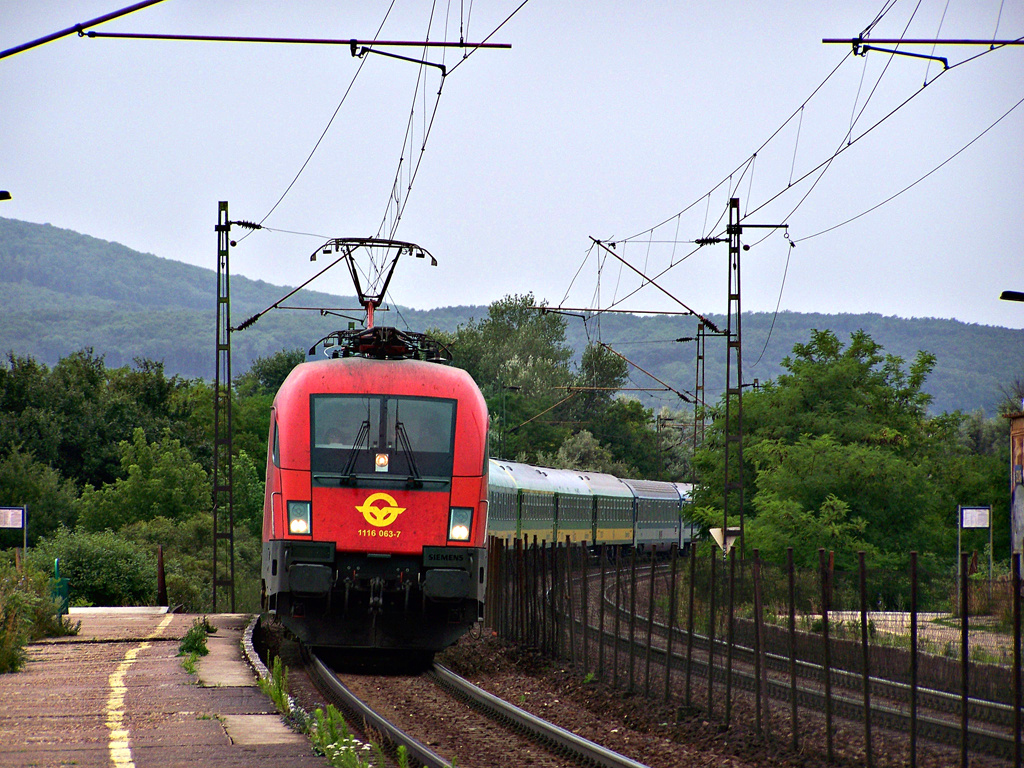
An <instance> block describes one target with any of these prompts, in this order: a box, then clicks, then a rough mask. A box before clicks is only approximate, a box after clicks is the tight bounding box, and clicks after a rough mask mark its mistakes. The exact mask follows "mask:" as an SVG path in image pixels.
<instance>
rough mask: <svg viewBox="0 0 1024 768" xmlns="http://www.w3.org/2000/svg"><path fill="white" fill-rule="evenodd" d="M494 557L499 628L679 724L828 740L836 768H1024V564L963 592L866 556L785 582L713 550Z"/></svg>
mask: <svg viewBox="0 0 1024 768" xmlns="http://www.w3.org/2000/svg"><path fill="white" fill-rule="evenodd" d="M489 546H490V556H489V578H490V582H489V587H490V590H489V593H488V605H487V616H486V622H487V624H488V625H489V626H490V627H491V628H492V629H494V630H495V631H496V632H497V633H498V634H499V635H500V636H502V637H504V638H505V639H507V640H509V641H512V642H515V643H519V644H522V645H525V646H530V647H532V648H536V649H538V650H539V651H540V652H541V653H544V654H547V655H550V656H551V657H554V658H557V659H559V660H560V661H561V662H562V663H567V664H569V665H570V666H572V667H573V668H575V669H576V670H577V671H578V672H579V673H580V674H582V675H585V676H588V677H589V678H590V679H598V680H601V681H603V682H604V683H606V684H607V685H610V686H612V687H613V688H615V689H619V690H622V691H624V692H626V693H627V694H631V695H636V696H644V697H647V698H649V699H651V700H653V701H658V702H662V703H665V704H667V705H669V706H671V707H672V708H674V710H675V711H676V712H677V714H678V715H679V716H682V715H684V714H687V713H691V712H693V713H696V712H700V713H701V715H702V716H704V717H710V718H714V719H715V720H717V721H718V722H719V723H720V724H721V725H722V727H724V728H729V727H732V726H733V725H734V723H737V722H742V723H743V724H744V725H745V726H746V725H750V724H752V727H753V728H754V729H755V730H756V732H757V734H759V735H761V736H763V737H765V738H770V739H775V740H778V741H781V742H783V743H784V744H787V745H788V746H790V747H792V748H794V749H801V748H806V747H807V745H806V743H805V742H807V741H813V743H814V746H813V748H814V749H821V750H822V751H823V752H824V754H825V756H826V757H827V759H829V760H833V759H835V758H836V754H837V744H838V743H841V744H842V751H843V754H844V755H846V756H849V755H850V754H855V755H857V756H858V757H857V761H858V762H861V763H863V764H864V765H869V766H871V765H874V764H875V763H876V760H877V758H879V757H880V756H884V758H885V760H886V761H888V764H909V765H916V764H917V760H918V755H919V753H921V751H922V749H926V748H927V749H933V747H934V745H944V746H943V747H934V748H939V749H945V750H947V752H946V753H945V754H946V756H947V757H949V756H950V755H952V756H953V757H954V758H955V757H956V756H957V753H959V754H958V756H959V762H960V764H961V765H963V766H966V765H968V764H971V765H982V764H986V765H987V764H993V765H1013V766H1015V768H1020V766H1021V749H1022V747H1021V705H1022V694H1021V686H1022V673H1021V661H1022V654H1021V637H1020V635H1021V629H1020V627H1021V624H1020V622H1021V607H1020V604H1021V591H1022V587H1021V575H1020V569H1021V564H1020V561H1021V556H1020V555H1019V554H1017V555H1015V556H1014V559H1013V564H1012V565H1013V567H1012V568H1011V571H1010V573H1009V574H1008V575H1005V576H1002V577H1000V578H997V579H993V580H992V581H989V580H987V579H986V580H984V581H975V580H973V579H963V580H960V582H959V583H958V580H957V577H956V571H955V570H954V571H952V572H951V573H950V572H946V571H941V570H938V569H936V568H934V567H931V566H930V563H931V562H932V560H931V559H930V558H929V559H928V560H927V562H928V563H929V567H922V565H921V564H920V563H919V559H918V557H917V555H916V553H911V556H910V565H909V567H908V568H907V569H906V570H905V571H892V570H888V569H879V568H871V567H869V566H870V563H868V562H866V558H865V556H864V555H863V553H861V554H860V555H859V557H858V561H857V568H855V569H854V570H852V571H850V570H847V571H842V570H838V569H836V568H835V567H834V565H833V563H832V558H831V557H830V555H829V553H828V552H825V551H824V550H821V551H820V552H819V557H820V560H819V567H818V568H816V569H806V568H804V569H800V568H796V567H794V565H793V562H792V553H791V552H790V558H789V561H788V563H786V564H784V565H782V566H779V565H777V564H772V563H767V562H763V561H761V560H760V558H759V557H758V554H757V552H756V551H754V552H753V553H752V556H751V557H748V558H747V559H745V560H741V559H740V558H739V557H738V556H737V552H736V550H735V549H734V550H732V551H731V552H730V554H729V556H728V557H723V556H722V553H721V550H719V549H717V548H715V547H712V546H709V545H706V544H705V545H703V546H698V547H694V548H693V549H692V550H691V551H690V552H688V553H685V554H681V553H679V552H678V551H676V550H675V549H673V550H672V551H671V552H669V553H667V554H666V553H662V554H661V556H660V557H652V556H650V555H646V556H644V555H641V554H640V553H638V552H636V551H635V550H626V549H620V548H611V547H599V548H593V547H588V546H587V545H586V544H585V543H578V544H571V543H570V542H568V541H567V542H565V543H564V544H558V545H554V546H553V545H550V544H545V543H540V544H538V543H537V542H536V541H533V542H527V541H525V540H511V541H504V540H499V539H492V540H491V541H490V545H489ZM963 572H964V573H967V572H968V571H967V569H966V568H965V569H964V571H963ZM960 606H967V611H966V612H965V611H962V610H960ZM851 744H853V745H854V746H852V747H851ZM979 761H980V762H979ZM985 761H990V762H985Z"/></svg>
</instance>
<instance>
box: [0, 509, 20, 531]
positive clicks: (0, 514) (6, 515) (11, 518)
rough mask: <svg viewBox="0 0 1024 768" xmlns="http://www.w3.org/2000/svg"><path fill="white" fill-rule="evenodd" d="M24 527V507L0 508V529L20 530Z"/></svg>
mask: <svg viewBox="0 0 1024 768" xmlns="http://www.w3.org/2000/svg"><path fill="white" fill-rule="evenodd" d="M24 525H25V508H24V507H0V528H22V527H24Z"/></svg>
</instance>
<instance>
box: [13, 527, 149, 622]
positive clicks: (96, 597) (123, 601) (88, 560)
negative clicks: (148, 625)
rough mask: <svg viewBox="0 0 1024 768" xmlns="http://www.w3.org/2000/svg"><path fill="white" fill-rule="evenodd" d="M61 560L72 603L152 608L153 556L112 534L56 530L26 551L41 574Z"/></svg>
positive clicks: (61, 570) (62, 572) (65, 529)
mask: <svg viewBox="0 0 1024 768" xmlns="http://www.w3.org/2000/svg"><path fill="white" fill-rule="evenodd" d="M58 558H59V559H60V572H61V576H63V577H65V578H67V579H68V581H69V590H70V599H71V604H72V605H76V604H77V605H104V606H123V605H153V604H154V603H155V602H156V555H155V554H154V553H153V552H151V551H149V550H148V549H145V548H143V547H140V546H138V545H136V544H133V543H131V542H129V541H126V540H125V539H123V538H121V537H120V536H118V535H117V534H115V533H111V532H110V531H104V532H102V533H87V532H85V531H82V530H78V531H74V532H72V531H69V530H68V529H67V528H61V529H60V530H59V531H58V532H57V533H56V534H54V535H53V536H51V537H50V538H47V539H43V540H41V541H40V542H39V545H38V546H37V547H36V548H35V549H34V550H31V551H30V552H29V555H28V559H29V563H30V564H31V565H33V566H34V567H35V568H36V569H38V570H40V571H49V570H51V569H52V568H53V561H54V560H55V559H58Z"/></svg>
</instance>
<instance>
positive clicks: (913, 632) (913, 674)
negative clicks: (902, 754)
mask: <svg viewBox="0 0 1024 768" xmlns="http://www.w3.org/2000/svg"><path fill="white" fill-rule="evenodd" d="M910 768H917V552H911V553H910Z"/></svg>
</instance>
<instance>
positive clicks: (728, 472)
mask: <svg viewBox="0 0 1024 768" xmlns="http://www.w3.org/2000/svg"><path fill="white" fill-rule="evenodd" d="M742 232H743V228H742V227H741V226H740V200H739V198H738V197H733V198H731V199H730V200H729V225H728V227H727V228H726V234H727V235H728V237H729V294H728V296H729V306H728V319H727V320H726V326H725V343H726V359H725V460H724V468H725V480H724V484H723V485H724V488H723V503H722V532H723V535H724V534H725V532H726V531H728V529H729V506H730V504H729V501H730V498H734V499H735V500H736V504H737V506H738V507H739V511H740V561H741V562H742V561H743V559H744V556H745V554H746V553H745V550H744V537H743V533H744V530H743V386H742V385H743V344H742V342H743V333H742V325H741V323H742V317H741V314H740V235H741V234H742ZM734 374H735V377H734ZM734 382H735V383H734Z"/></svg>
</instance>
